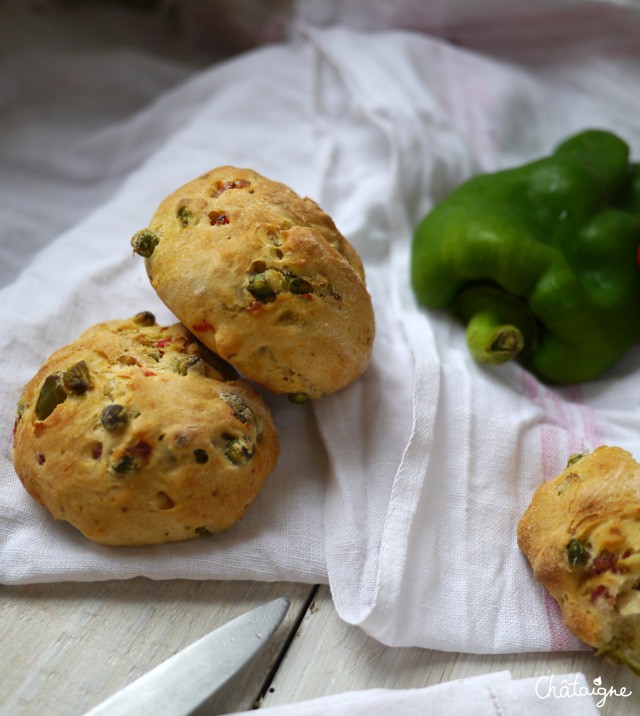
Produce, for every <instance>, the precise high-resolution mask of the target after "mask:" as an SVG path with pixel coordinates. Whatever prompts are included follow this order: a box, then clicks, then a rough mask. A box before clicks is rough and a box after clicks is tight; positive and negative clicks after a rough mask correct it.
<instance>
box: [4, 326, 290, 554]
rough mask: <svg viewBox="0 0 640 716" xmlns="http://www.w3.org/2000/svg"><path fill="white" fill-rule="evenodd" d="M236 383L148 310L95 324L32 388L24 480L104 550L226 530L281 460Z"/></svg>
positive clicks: (24, 400) (271, 433) (260, 413)
mask: <svg viewBox="0 0 640 716" xmlns="http://www.w3.org/2000/svg"><path fill="white" fill-rule="evenodd" d="M234 376H235V377H234ZM236 378H237V374H236V373H235V371H233V370H232V369H231V367H230V366H228V365H227V364H225V363H224V361H222V360H220V359H219V358H218V357H217V356H214V355H212V354H211V352H210V351H209V350H208V349H206V348H205V347H203V346H201V345H200V344H199V343H198V341H196V339H195V338H194V337H193V335H192V334H190V333H189V331H188V330H187V329H186V328H185V327H184V326H183V325H181V324H176V325H173V326H158V325H157V324H156V322H155V319H154V317H153V315H152V314H150V313H148V312H145V313H141V314H138V315H137V316H135V317H133V318H132V319H129V320H123V321H107V322H105V323H100V324H97V325H96V326H93V327H92V328H90V329H89V330H87V331H86V332H85V333H83V334H82V335H81V336H80V337H79V338H78V339H77V340H76V341H74V342H73V343H71V344H69V345H68V346H65V347H63V348H61V349H59V350H57V351H56V352H54V353H53V354H52V355H51V356H50V357H49V358H48V359H47V360H46V361H45V363H44V364H43V366H42V367H41V368H40V370H39V371H38V372H37V374H36V375H35V376H34V377H33V378H32V379H31V380H30V381H29V383H28V384H27V385H26V386H25V389H24V391H23V394H22V396H21V398H20V402H19V404H18V414H17V418H16V423H15V434H14V449H13V458H14V465H15V469H16V473H17V474H18V477H19V478H20V480H21V481H22V483H23V485H24V487H25V488H26V490H27V492H28V493H29V494H30V495H31V496H32V497H33V498H34V499H35V500H37V501H38V502H40V503H41V504H42V505H44V506H45V507H46V508H47V509H48V510H49V512H50V513H51V514H52V515H53V517H54V518H56V519H59V520H66V521H67V522H69V523H70V524H72V525H73V526H74V527H76V528H77V529H78V530H79V531H80V532H81V533H82V534H84V535H85V537H87V538H89V539H91V540H94V541H96V542H99V543H103V544H109V545H148V544H159V543H164V542H176V541H180V540H186V539H191V538H195V537H198V536H204V535H208V534H211V533H214V532H218V531H220V530H224V529H227V528H228V527H230V526H231V525H233V524H234V523H235V522H237V521H238V520H239V519H240V518H241V517H242V516H243V515H244V513H245V511H246V510H247V509H248V507H249V506H250V505H251V503H252V502H253V500H254V499H255V497H256V495H257V494H258V491H259V490H260V488H261V486H262V484H263V483H264V481H265V479H266V478H267V476H268V475H269V474H270V473H271V472H272V470H273V469H274V467H275V465H276V461H277V459H278V454H279V442H278V436H277V433H276V429H275V427H274V425H273V422H272V419H271V415H270V412H269V410H268V408H267V407H266V405H265V404H264V403H263V401H262V399H261V398H260V396H259V395H258V394H257V393H256V392H255V391H254V390H253V389H252V388H251V387H250V385H249V384H248V383H247V382H246V381H244V380H238V379H236Z"/></svg>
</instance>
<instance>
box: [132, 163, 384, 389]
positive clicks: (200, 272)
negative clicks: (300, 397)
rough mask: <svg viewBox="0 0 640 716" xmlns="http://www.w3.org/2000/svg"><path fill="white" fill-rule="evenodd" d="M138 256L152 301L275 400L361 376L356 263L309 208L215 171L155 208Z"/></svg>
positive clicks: (248, 174) (269, 187)
mask: <svg viewBox="0 0 640 716" xmlns="http://www.w3.org/2000/svg"><path fill="white" fill-rule="evenodd" d="M149 232H151V235H152V236H153V237H154V241H156V242H157V243H155V244H154V245H153V246H152V247H151V249H150V250H148V251H143V252H140V253H143V255H145V263H146V269H147V273H148V275H149V278H150V280H151V284H152V286H153V287H154V289H155V290H156V292H157V293H158V296H159V297H160V298H161V299H162V301H163V302H164V303H165V304H166V305H167V306H168V307H169V309H170V310H171V311H172V312H173V313H174V314H175V315H176V316H177V317H178V318H179V319H180V320H181V321H182V322H183V323H184V324H185V325H186V326H188V328H189V329H190V330H191V331H193V332H194V333H195V334H196V335H197V336H198V338H199V339H200V340H201V341H202V342H203V343H205V344H206V345H207V346H208V347H209V348H211V350H213V351H215V352H216V353H218V354H219V355H221V356H222V357H223V358H225V359H226V360H227V361H229V362H230V363H232V364H233V365H234V366H235V367H236V368H237V369H238V370H239V371H240V372H241V373H242V374H243V375H245V376H246V377H247V378H249V379H251V380H253V381H255V382H257V383H259V384H260V385H262V386H264V387H266V388H268V389H269V390H271V391H273V392H275V393H290V394H306V395H308V396H309V397H311V398H318V397H320V396H322V395H325V394H328V393H331V392H334V391H336V390H338V389H340V388H343V387H344V386H346V385H348V384H349V383H351V382H353V381H354V380H355V379H356V378H358V376H360V375H361V374H362V372H363V371H364V370H365V368H366V366H367V364H368V362H369V359H370V356H371V350H372V345H373V339H374V331H375V328H374V315H373V308H372V304H371V298H370V296H369V294H368V292H367V289H366V286H365V280H364V270H363V267H362V262H361V261H360V258H359V257H358V255H357V253H356V252H355V250H354V249H353V247H352V246H351V245H350V244H349V242H348V241H347V240H346V239H345V238H344V237H343V236H342V235H341V234H340V232H339V231H338V230H337V228H336V227H335V225H334V222H333V221H332V219H331V218H330V217H329V216H328V215H327V214H326V213H325V212H324V211H322V209H320V207H319V206H318V205H317V204H316V203H315V202H313V201H312V200H311V199H308V198H301V197H299V196H298V195H297V194H296V193H295V192H293V191H292V190H291V189H290V188H288V187H287V186H285V185H284V184H281V183H278V182H274V181H271V180H269V179H266V178H265V177H263V176H261V175H260V174H257V173H256V172H254V171H252V170H250V169H240V168H236V167H230V166H225V167H219V168H217V169H214V170H212V171H210V172H208V173H207V174H205V175H203V176H201V177H199V178H198V179H195V180H194V181H191V182H189V183H188V184H186V185H185V186H183V187H181V188H180V189H178V190H177V191H175V192H174V193H172V194H171V195H170V196H169V197H167V198H166V199H165V200H164V201H163V202H162V203H161V204H160V206H159V208H158V209H157V211H156V212H155V214H154V215H153V218H152V219H151V222H150V224H149V228H148V229H147V230H143V231H142V232H138V234H136V236H135V237H134V238H133V239H132V243H133V245H134V248H136V241H138V242H139V239H140V236H143V237H144V236H145V234H146V235H148V234H149Z"/></svg>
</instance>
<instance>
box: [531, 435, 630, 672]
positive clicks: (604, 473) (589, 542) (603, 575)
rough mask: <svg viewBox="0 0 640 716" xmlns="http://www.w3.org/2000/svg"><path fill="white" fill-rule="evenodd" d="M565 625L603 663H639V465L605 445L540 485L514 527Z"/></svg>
mask: <svg viewBox="0 0 640 716" xmlns="http://www.w3.org/2000/svg"><path fill="white" fill-rule="evenodd" d="M518 544H519V546H520V548H521V549H522V551H523V552H524V554H525V555H526V556H527V558H528V559H529V562H530V563H531V566H532V568H533V572H534V575H535V577H536V579H538V580H539V581H540V582H541V583H542V584H543V585H544V586H545V587H546V588H547V589H548V591H549V592H550V593H551V595H552V596H553V597H554V598H555V600H556V601H557V602H558V604H559V605H560V608H561V610H562V614H563V618H564V622H565V624H566V625H567V627H568V628H569V629H570V630H571V632H573V634H575V635H576V636H577V637H578V638H579V639H581V640H582V641H584V642H585V643H586V644H589V645H590V646H592V647H595V648H596V649H598V650H599V653H600V654H601V655H603V656H606V657H609V658H610V659H611V660H613V661H618V662H623V663H625V664H627V665H628V666H630V667H631V668H632V669H633V670H634V671H636V672H637V671H638V668H639V664H640V659H639V655H640V465H639V464H638V463H637V462H636V461H635V460H634V458H633V457H632V456H631V455H630V454H629V453H628V452H627V451H625V450H623V449H622V448H618V447H607V446H602V447H599V448H598V449H596V450H594V451H593V453H591V454H588V455H585V456H576V457H575V458H573V459H571V460H570V461H569V464H568V466H567V468H566V469H565V470H564V471H563V472H562V473H560V475H558V476H557V477H556V478H555V479H553V480H551V481H549V482H547V483H544V484H543V485H541V486H540V487H539V488H538V489H537V490H536V492H535V493H534V495H533V498H532V500H531V503H530V505H529V507H528V508H527V510H526V511H525V513H524V514H523V516H522V518H521V520H520V523H519V525H518Z"/></svg>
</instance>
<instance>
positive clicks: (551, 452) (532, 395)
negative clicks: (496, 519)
mask: <svg viewBox="0 0 640 716" xmlns="http://www.w3.org/2000/svg"><path fill="white" fill-rule="evenodd" d="M522 390H523V393H524V395H526V397H528V398H529V399H530V400H531V401H532V402H533V403H534V404H535V405H537V406H538V407H539V408H540V409H541V410H542V412H543V414H544V419H543V420H542V422H541V423H540V426H539V430H540V457H541V460H540V462H541V467H542V476H543V480H544V481H545V482H546V481H548V480H551V479H553V478H554V477H555V476H556V475H558V474H559V473H560V471H561V470H562V469H563V468H564V466H565V465H566V462H567V459H568V458H569V457H570V456H571V455H572V454H574V453H577V452H584V451H585V450H592V449H594V448H595V447H597V446H598V445H599V444H600V443H601V441H602V430H601V428H600V425H599V423H598V420H597V416H596V414H595V411H594V410H593V408H591V406H589V405H587V404H586V403H585V402H584V399H583V395H582V391H581V390H580V388H579V387H578V386H568V387H564V388H561V389H559V390H556V389H552V388H549V387H547V386H545V385H543V384H541V383H539V382H538V381H537V380H536V379H535V378H534V377H533V376H532V375H531V374H529V373H528V372H526V371H523V373H522ZM544 608H545V612H546V615H547V624H548V627H549V637H550V646H551V650H552V651H566V650H568V649H575V647H576V638H575V637H574V636H573V635H572V634H571V633H570V632H569V630H568V629H567V628H566V627H565V625H564V623H563V621H562V612H561V610H560V607H559V606H558V604H557V602H556V601H555V599H554V598H553V597H552V596H551V595H550V594H549V592H547V590H544Z"/></svg>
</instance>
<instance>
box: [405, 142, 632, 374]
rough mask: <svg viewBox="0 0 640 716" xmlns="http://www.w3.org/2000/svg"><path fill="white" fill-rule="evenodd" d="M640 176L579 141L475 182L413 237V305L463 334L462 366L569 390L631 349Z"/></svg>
mask: <svg viewBox="0 0 640 716" xmlns="http://www.w3.org/2000/svg"><path fill="white" fill-rule="evenodd" d="M639 245H640V164H631V163H630V162H629V147H628V146H627V144H626V143H625V142H624V141H623V140H622V139H620V138H619V137H617V136H615V135H614V134H612V133H610V132H606V131H601V130H589V131H585V132H582V133H580V134H578V135H576V136H573V137H570V138H568V139H567V140H566V141H564V142H563V143H562V144H560V145H559V146H558V148H557V149H556V150H555V152H554V153H553V154H552V155H550V156H548V157H544V158H542V159H539V160H537V161H534V162H531V163H528V164H526V165H524V166H521V167H516V168H512V169H506V170H502V171H498V172H495V173H492V174H483V175H479V176H476V177H474V178H472V179H470V180H468V181H466V182H465V183H464V184H462V185H461V186H459V187H458V188H457V189H456V190H454V191H453V192H452V193H451V194H450V195H449V196H448V197H446V198H445V199H444V200H443V201H442V202H440V203H439V204H438V205H436V206H435V207H434V208H433V210H432V211H431V212H430V213H429V214H427V216H425V217H424V218H423V219H422V221H421V222H420V223H419V225H418V226H417V228H416V231H415V235H414V241H413V246H412V256H411V281H412V286H413V290H414V292H415V295H416V298H417V300H418V301H419V303H421V304H424V306H426V307H429V308H435V309H438V308H439V309H447V310H449V311H451V313H452V314H454V315H455V316H457V317H458V318H459V319H460V320H461V321H462V322H463V323H464V324H465V325H466V332H467V344H468V346H469V349H470V352H471V354H472V355H473V356H474V358H475V359H476V360H478V361H480V362H483V363H488V364H499V363H503V362H504V361H507V360H510V359H513V358H516V357H517V359H518V360H519V361H520V362H521V363H522V364H523V365H524V366H525V367H526V368H527V369H529V370H530V371H531V372H532V373H534V374H535V375H537V376H538V377H539V378H540V379H541V380H543V381H545V382H549V383H579V382H582V381H586V380H591V379H593V378H595V377H597V376H598V375H600V374H602V373H603V372H604V371H606V370H607V369H608V368H610V367H611V366H612V365H613V364H614V363H615V362H616V361H617V360H618V359H619V358H620V357H621V356H622V355H623V354H624V353H625V352H626V351H627V350H628V349H629V348H630V347H631V345H632V344H633V343H634V342H635V341H636V340H637V339H638V338H639V337H640V270H639V268H638V260H637V255H638V254H637V252H638V246H639Z"/></svg>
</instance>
